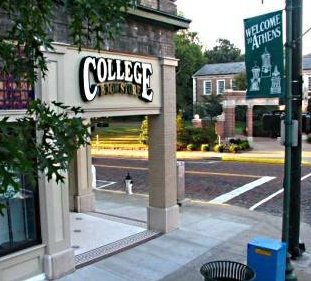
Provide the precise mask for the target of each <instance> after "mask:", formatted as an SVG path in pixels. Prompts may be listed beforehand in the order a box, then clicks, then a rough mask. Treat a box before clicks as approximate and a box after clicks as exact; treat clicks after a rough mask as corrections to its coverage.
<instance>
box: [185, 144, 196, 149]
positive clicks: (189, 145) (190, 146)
mask: <svg viewBox="0 0 311 281" xmlns="http://www.w3.org/2000/svg"><path fill="white" fill-rule="evenodd" d="M194 149H195V145H194V144H193V143H189V144H188V145H187V150H188V151H193V150H194Z"/></svg>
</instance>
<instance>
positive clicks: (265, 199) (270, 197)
mask: <svg viewBox="0 0 311 281" xmlns="http://www.w3.org/2000/svg"><path fill="white" fill-rule="evenodd" d="M310 176H311V173H310V174H307V175H305V176H303V177H302V178H301V181H303V180H305V179H307V178H309V177H310ZM283 191H284V188H282V189H280V190H278V191H277V192H274V193H273V194H271V195H270V196H268V197H266V198H264V199H262V200H261V201H259V202H258V203H256V204H255V205H253V206H252V207H250V208H249V210H251V211H254V210H255V209H256V208H258V207H259V206H261V205H262V204H264V203H266V202H268V201H269V200H271V199H272V198H274V197H275V196H277V195H279V194H281V193H282V192H283Z"/></svg>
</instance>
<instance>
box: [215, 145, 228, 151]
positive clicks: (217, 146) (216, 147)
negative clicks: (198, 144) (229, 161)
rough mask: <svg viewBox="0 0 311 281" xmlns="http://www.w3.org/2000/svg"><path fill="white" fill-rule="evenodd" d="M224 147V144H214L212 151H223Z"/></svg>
mask: <svg viewBox="0 0 311 281" xmlns="http://www.w3.org/2000/svg"><path fill="white" fill-rule="evenodd" d="M224 149H225V146H224V145H223V144H216V145H215V146H214V151H215V152H223V151H224Z"/></svg>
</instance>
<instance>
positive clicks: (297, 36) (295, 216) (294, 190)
mask: <svg viewBox="0 0 311 281" xmlns="http://www.w3.org/2000/svg"><path fill="white" fill-rule="evenodd" d="M291 30H292V37H293V43H292V92H293V99H292V118H293V119H294V120H297V121H298V144H297V146H296V147H293V148H292V157H291V161H292V170H291V177H292V185H291V195H290V213H289V237H288V239H289V241H288V250H289V252H290V253H291V255H292V257H293V258H295V257H298V256H300V255H301V252H302V251H301V249H300V244H299V242H300V241H299V234H300V205H301V131H302V129H301V107H302V0H293V12H292V25H291Z"/></svg>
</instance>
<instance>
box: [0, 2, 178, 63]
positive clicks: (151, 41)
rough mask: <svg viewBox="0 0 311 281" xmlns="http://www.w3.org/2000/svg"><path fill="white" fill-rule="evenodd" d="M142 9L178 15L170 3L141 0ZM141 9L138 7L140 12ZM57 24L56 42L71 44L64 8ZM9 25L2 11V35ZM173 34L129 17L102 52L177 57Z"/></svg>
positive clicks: (59, 9)
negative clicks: (146, 8)
mask: <svg viewBox="0 0 311 281" xmlns="http://www.w3.org/2000/svg"><path fill="white" fill-rule="evenodd" d="M140 5H141V6H146V7H148V8H152V9H156V10H160V11H162V12H165V13H169V14H176V5H175V4H174V1H171V0H141V1H140ZM137 9H139V7H138V8H137ZM54 15H55V21H54V24H53V27H52V31H51V37H52V38H53V41H55V42H60V43H68V44H71V43H72V40H71V38H70V36H69V31H68V28H67V16H66V15H65V14H64V12H63V9H62V7H61V6H55V9H54ZM8 27H9V21H8V20H7V17H6V16H5V14H4V13H1V11H0V33H4V32H6V30H7V29H8ZM174 32H175V31H174V30H173V29H172V28H168V27H166V26H165V25H160V24H157V25H155V24H153V23H151V22H148V21H145V20H144V19H143V18H139V17H138V16H135V17H132V16H131V15H129V16H128V17H127V19H126V22H125V23H123V24H122V25H121V27H120V34H118V35H117V36H116V37H115V39H114V40H106V41H105V42H104V47H103V49H105V50H109V51H119V52H129V53H134V54H140V55H153V56H158V57H174V56H175V48H174V45H173V35H174Z"/></svg>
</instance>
